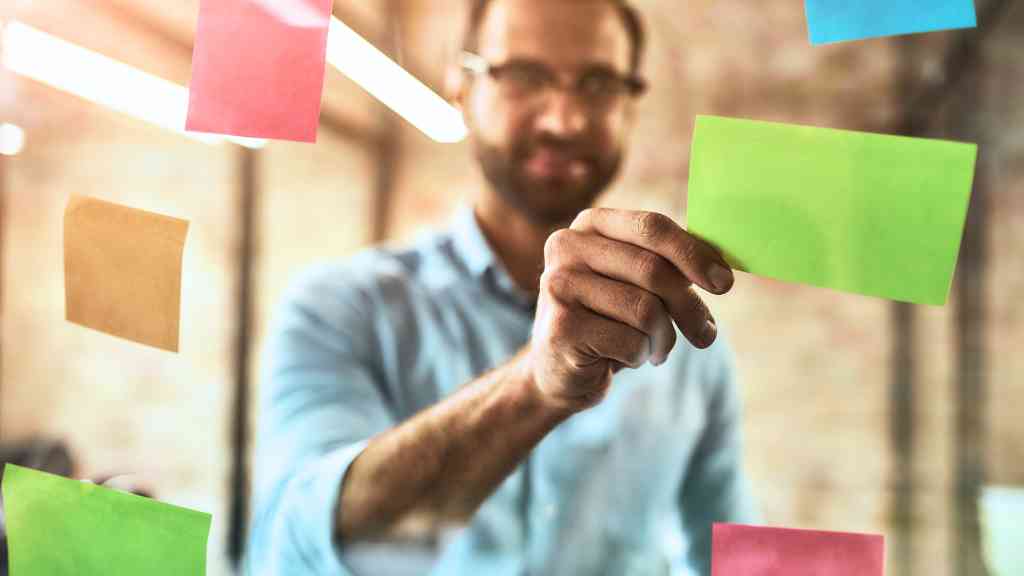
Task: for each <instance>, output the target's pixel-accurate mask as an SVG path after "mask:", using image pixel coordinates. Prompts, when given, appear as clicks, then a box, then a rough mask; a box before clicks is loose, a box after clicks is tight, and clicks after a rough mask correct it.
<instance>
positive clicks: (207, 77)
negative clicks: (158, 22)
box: [185, 0, 331, 142]
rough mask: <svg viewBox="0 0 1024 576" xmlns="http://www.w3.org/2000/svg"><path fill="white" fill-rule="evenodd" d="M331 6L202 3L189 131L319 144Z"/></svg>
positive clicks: (304, 0) (317, 2)
mask: <svg viewBox="0 0 1024 576" xmlns="http://www.w3.org/2000/svg"><path fill="white" fill-rule="evenodd" d="M330 18H331V0H201V2H200V4H199V24H198V27H197V31H196V41H195V47H194V51H193V54H192V82H191V85H190V87H189V105H188V120H187V121H186V123H185V129H186V130H194V131H198V132H215V133H217V134H231V135H234V136H249V137H254V138H276V139H281V140H298V141H301V142H315V141H316V128H317V124H318V123H319V120H320V97H321V93H322V92H323V85H324V65H325V60H326V55H327V29H328V26H329V25H330Z"/></svg>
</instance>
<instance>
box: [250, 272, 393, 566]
mask: <svg viewBox="0 0 1024 576" xmlns="http://www.w3.org/2000/svg"><path fill="white" fill-rule="evenodd" d="M335 276H336V275H335ZM335 276H332V275H326V274H320V275H313V277H312V278H306V279H304V280H301V281H300V282H299V283H298V284H297V285H296V286H295V287H293V289H292V290H291V291H290V292H289V294H288V295H287V296H286V297H285V299H284V301H283V303H282V305H281V307H280V309H279V310H278V312H277V314H276V316H275V323H274V325H273V327H272V328H271V330H270V333H269V335H268V344H267V349H266V355H265V358H264V375H263V381H262V389H261V394H260V396H261V403H262V406H261V412H260V418H259V438H258V441H257V447H256V451H255V463H254V464H255V466H254V467H255V469H256V485H255V493H254V499H253V504H254V506H253V508H254V513H253V517H252V524H251V535H250V541H249V554H248V556H247V571H248V573H249V574H273V575H275V576H280V575H291V574H296V575H297V574H327V575H346V576H347V575H348V574H351V573H352V572H351V571H350V570H349V569H348V568H347V567H346V565H345V563H344V562H343V555H342V551H341V544H342V543H340V542H338V541H337V539H336V538H335V537H334V534H335V530H334V527H335V509H336V507H337V503H338V498H339V496H340V488H341V483H342V481H343V479H344V477H345V473H346V472H347V470H348V468H349V466H350V464H351V463H352V461H353V460H355V459H356V457H357V456H358V455H359V454H360V453H361V452H362V450H363V448H364V447H365V446H366V443H367V441H368V440H369V439H370V438H371V437H372V436H374V435H376V434H378V433H380V432H382V431H384V430H386V429H388V428H390V427H391V426H393V425H394V417H393V414H392V413H391V411H390V410H389V408H388V403H387V401H386V398H387V394H386V391H385V390H384V388H383V384H382V381H383V378H382V376H381V370H380V366H379V365H378V363H375V362H374V361H373V360H372V358H374V357H379V354H374V346H375V344H374V342H375V340H376V339H375V338H374V337H373V335H374V321H373V318H372V307H371V306H370V302H369V301H368V299H367V298H363V297H362V296H361V295H360V294H361V293H360V291H359V290H357V289H355V288H352V287H350V286H346V285H344V283H342V282H340V281H338V280H336V279H335Z"/></svg>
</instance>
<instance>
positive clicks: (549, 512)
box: [544, 504, 558, 519]
mask: <svg viewBox="0 0 1024 576" xmlns="http://www.w3.org/2000/svg"><path fill="white" fill-rule="evenodd" d="M557 513H558V506H555V505H554V504H548V505H547V506H545V507H544V517H545V518H549V519H550V518H554V517H555V514H557Z"/></svg>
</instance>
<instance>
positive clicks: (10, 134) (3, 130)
mask: <svg viewBox="0 0 1024 576" xmlns="http://www.w3.org/2000/svg"><path fill="white" fill-rule="evenodd" d="M24 147H25V131H24V130H22V129H21V126H16V125H14V124H0V154H3V155H4V156H16V155H17V154H18V152H21V149H22V148H24Z"/></svg>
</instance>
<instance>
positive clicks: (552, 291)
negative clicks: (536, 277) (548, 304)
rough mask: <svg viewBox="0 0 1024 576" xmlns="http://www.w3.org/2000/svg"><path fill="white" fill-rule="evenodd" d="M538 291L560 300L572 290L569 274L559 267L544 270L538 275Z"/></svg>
mask: <svg viewBox="0 0 1024 576" xmlns="http://www.w3.org/2000/svg"><path fill="white" fill-rule="evenodd" d="M540 289H541V291H542V292H543V293H545V294H547V295H549V296H552V297H554V298H555V299H556V300H562V299H564V298H566V296H567V295H568V294H569V293H570V292H571V290H572V277H571V274H570V273H569V272H568V271H567V270H565V269H563V268H560V267H554V268H549V269H547V270H544V272H543V273H542V274H541V275H540Z"/></svg>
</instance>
